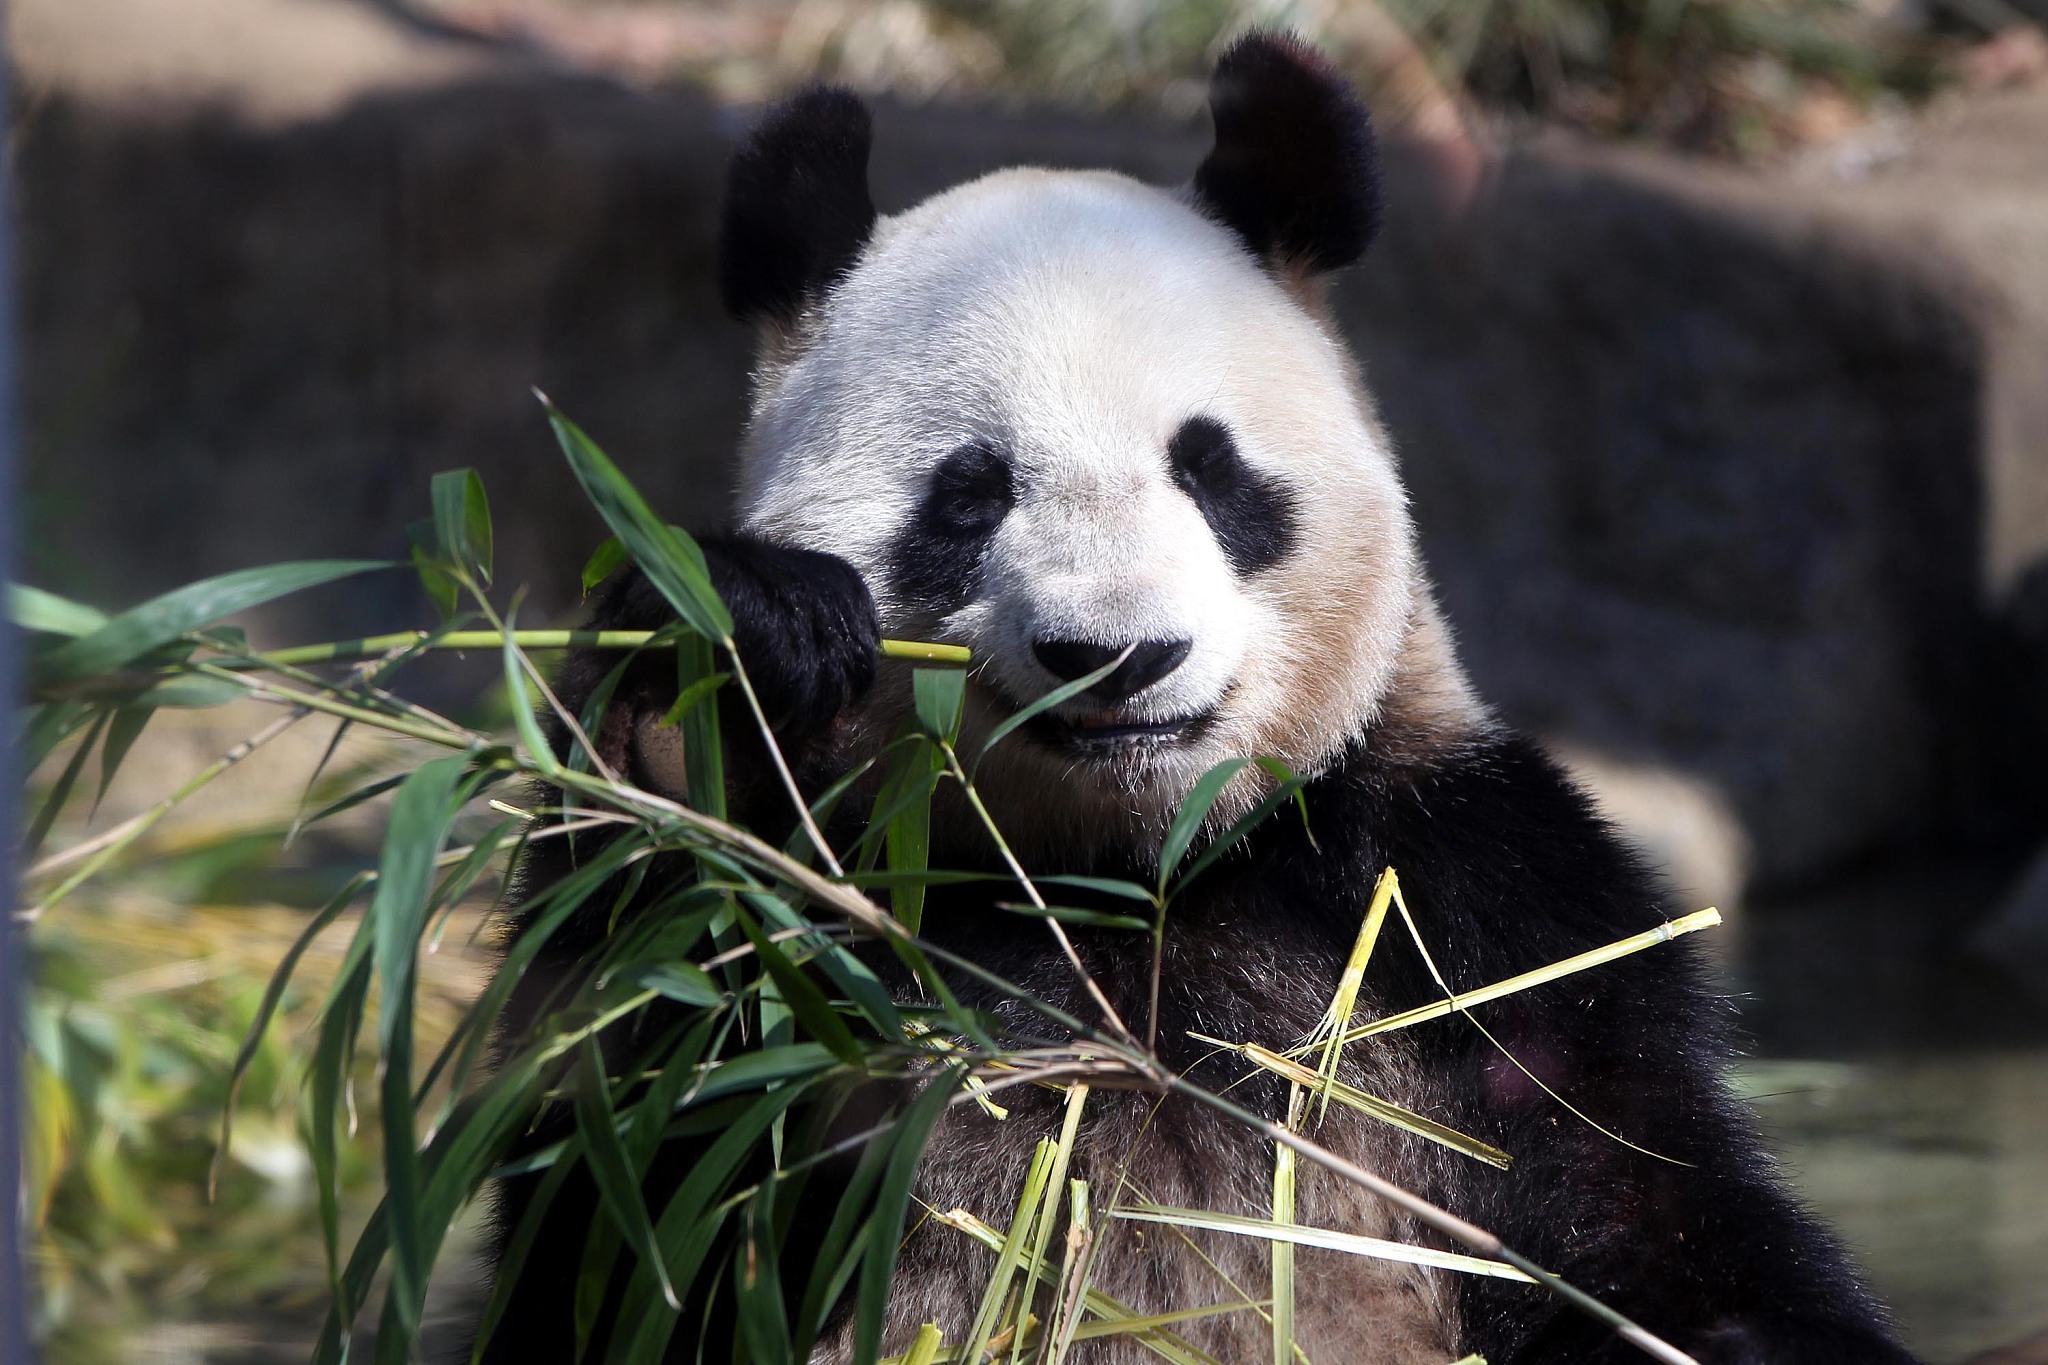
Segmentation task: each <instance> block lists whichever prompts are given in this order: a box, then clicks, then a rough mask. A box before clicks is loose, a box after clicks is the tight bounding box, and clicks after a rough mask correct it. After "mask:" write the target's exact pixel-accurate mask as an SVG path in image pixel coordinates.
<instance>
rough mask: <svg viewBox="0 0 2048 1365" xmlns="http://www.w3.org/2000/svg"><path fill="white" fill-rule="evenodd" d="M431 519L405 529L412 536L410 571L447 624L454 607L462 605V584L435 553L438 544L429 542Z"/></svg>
mask: <svg viewBox="0 0 2048 1365" xmlns="http://www.w3.org/2000/svg"><path fill="white" fill-rule="evenodd" d="M433 527H434V524H433V523H432V522H419V523H416V524H414V525H412V526H409V527H407V528H406V531H407V534H409V535H410V536H411V537H412V538H413V543H412V549H411V551H410V553H409V555H408V558H409V559H410V560H411V561H412V568H413V572H414V573H416V574H418V575H419V579H420V587H421V589H422V590H423V591H425V593H426V594H427V600H428V601H430V602H432V603H433V604H434V610H435V611H437V612H439V613H440V616H441V622H442V624H443V625H446V624H447V623H448V622H449V621H451V620H453V619H454V616H455V612H456V609H457V608H458V607H460V606H461V605H462V585H461V584H460V583H458V582H456V581H455V575H454V574H452V573H450V572H448V566H447V565H446V564H445V563H443V562H442V560H441V559H440V557H439V555H438V554H437V552H436V551H437V547H436V546H434V545H433V544H432V543H431V541H432V539H433V537H434V534H435V532H434V528H433Z"/></svg>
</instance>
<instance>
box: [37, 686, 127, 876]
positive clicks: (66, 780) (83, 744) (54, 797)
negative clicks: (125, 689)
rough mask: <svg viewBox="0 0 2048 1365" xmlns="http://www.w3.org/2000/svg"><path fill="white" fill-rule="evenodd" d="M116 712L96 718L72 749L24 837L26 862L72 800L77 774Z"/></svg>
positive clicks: (105, 712)
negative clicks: (67, 760) (68, 758)
mask: <svg viewBox="0 0 2048 1365" xmlns="http://www.w3.org/2000/svg"><path fill="white" fill-rule="evenodd" d="M112 714H113V713H112V712H110V711H102V712H100V713H99V715H98V716H97V717H96V718H95V719H94V720H93V723H92V728H91V729H90V730H88V731H86V732H85V738H84V739H82V740H80V741H78V747H77V748H76V749H73V750H72V751H71V759H70V761H69V762H67V763H66V764H65V765H64V771H63V772H61V773H59V774H58V775H57V781H56V784H55V785H54V786H52V787H51V788H50V794H49V795H48V796H46V797H44V798H43V804H42V808H41V809H40V810H38V811H37V812H36V818H35V819H34V820H32V821H30V822H29V827H28V833H27V835H25V836H24V837H23V840H22V849H21V857H22V861H24V862H27V861H29V860H31V859H33V858H34V857H35V855H36V850H37V849H39V848H41V847H42V846H43V840H44V839H45V838H47V837H48V836H49V833H50V826H51V825H53V824H55V823H56V822H57V815H58V813H59V812H60V811H62V810H63V809H64V803H65V802H66V801H68V800H70V799H71V788H72V787H73V786H74V785H75V784H76V783H77V781H78V774H79V773H81V772H83V771H84V770H85V760H86V759H88V758H90V757H91V756H92V750H93V746H94V745H95V744H97V743H99V738H100V733H101V732H102V731H104V730H105V729H106V728H107V719H108V717H109V716H111V715H112Z"/></svg>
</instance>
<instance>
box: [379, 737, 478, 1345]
mask: <svg viewBox="0 0 2048 1365" xmlns="http://www.w3.org/2000/svg"><path fill="white" fill-rule="evenodd" d="M468 764H469V760H468V758H467V757H466V756H463V755H455V756H451V757H449V758H441V759H436V760H434V761H433V762H431V763H428V764H425V765H424V766H422V767H420V768H419V769H417V770H415V771H414V772H413V773H412V775H411V776H409V777H407V778H406V780H405V781H404V782H403V783H401V784H400V785H399V788H398V794H397V796H396V797H394V798H393V800H392V803H391V822H390V825H389V828H388V830H387V832H386V834H385V837H384V850H383V855H382V857H381V858H380V859H379V861H378V868H377V890H376V892H375V894H374V895H373V896H372V897H371V899H370V909H369V914H368V917H367V918H368V922H369V923H370V925H371V926H372V930H373V933H374V936H375V937H374V945H375V956H376V962H377V977H378V986H379V991H380V1001H379V1009H378V1029H377V1033H378V1045H379V1051H380V1053H381V1057H382V1064H383V1072H384V1076H383V1085H382V1106H381V1107H382V1113H381V1115H380V1118H381V1120H382V1125H383V1130H384V1186H385V1202H386V1205H387V1207H388V1209H389V1221H390V1225H391V1250H392V1285H391V1295H390V1300H391V1301H392V1302H393V1303H394V1304H395V1305H396V1312H397V1319H398V1323H399V1325H400V1326H401V1328H402V1329H403V1331H404V1332H405V1333H406V1334H407V1335H408V1336H411V1335H412V1334H416V1333H417V1332H418V1330H419V1307H420V1305H421V1304H422V1303H424V1302H425V1300H426V1288H427V1272H428V1271H429V1270H431V1269H432V1267H433V1261H432V1257H431V1255H430V1254H429V1253H428V1252H427V1250H426V1248H425V1246H424V1244H423V1238H424V1236H425V1235H427V1234H424V1233H423V1231H422V1222H421V1219H420V1208H419V1180H420V1176H419V1152H418V1146H417V1139H416V1136H415V1134H414V1129H413V1107H412V1024H413V986H414V982H415V980H416V978H417V975H418V971H419V949H420V937H421V935H422V934H423V933H424V932H425V929H426V922H427V913H428V903H429V900H430V897H431V895H432V891H433V876H434V864H435V861H436V860H437V859H438V858H439V856H440V852H441V846H442V844H443V843H445V842H446V840H447V837H448V827H449V824H450V823H451V822H452V821H453V820H454V818H455V813H456V811H457V810H459V809H460V808H461V806H462V803H463V801H464V800H465V799H466V798H467V797H468V795H469V793H468V791H467V790H465V784H464V782H463V774H464V771H465V770H466V769H467V767H468ZM379 1335H380V1342H379V1348H378V1350H379V1354H380V1355H381V1354H383V1350H384V1348H383V1344H382V1341H381V1337H382V1333H380V1334H379Z"/></svg>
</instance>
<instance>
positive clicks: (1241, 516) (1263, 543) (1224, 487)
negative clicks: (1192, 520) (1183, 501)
mask: <svg viewBox="0 0 2048 1365" xmlns="http://www.w3.org/2000/svg"><path fill="white" fill-rule="evenodd" d="M1166 459H1167V463H1168V464H1169V465H1170V466H1171V468H1172V470H1173V481H1174V483H1175V484H1176V485H1178V486H1179V488H1180V490H1181V491H1182V492H1183V493H1186V494H1187V495H1188V496H1189V497H1191V498H1193V499H1194V500H1195V506H1196V507H1199V508H1200V509H1201V510H1202V519H1203V520H1205V521H1207V522H1208V523H1209V529H1210V531H1211V532H1213V533H1214V534H1215V536H1216V542H1217V544H1219V545H1221V546H1222V547H1223V553H1224V555H1225V557H1227V558H1228V559H1229V560H1230V564H1231V567H1232V568H1234V569H1236V570H1237V571H1238V572H1239V573H1240V574H1252V573H1257V572H1258V571H1259V570H1261V569H1270V568H1272V567H1273V566H1274V565H1275V564H1278V563H1279V562H1280V561H1281V560H1283V559H1285V558H1287V556H1288V555H1289V554H1290V553H1291V552H1292V551H1293V549H1294V536H1295V532H1294V528H1295V521H1296V512H1295V507H1294V495H1293V494H1292V493H1290V492H1289V491H1288V489H1287V486H1286V485H1285V484H1283V483H1282V482H1280V480H1278V479H1276V478H1273V477H1271V476H1270V475H1266V474H1261V473H1260V472H1258V471H1257V470H1255V469H1253V468H1252V467H1251V466H1250V465H1248V464H1246V463H1245V462H1244V457H1243V456H1241V455H1239V454H1238V453H1237V442H1236V441H1234V440H1232V439H1231V436H1230V429H1229V428H1228V427H1226V426H1224V425H1223V424H1222V423H1221V422H1219V421H1217V420H1216V419H1215V418H1213V417H1190V418H1188V420H1187V421H1185V422H1183V423H1181V425H1180V430H1178V431H1176V432H1174V433H1173V440H1172V441H1170V442H1168V444H1167V447H1166Z"/></svg>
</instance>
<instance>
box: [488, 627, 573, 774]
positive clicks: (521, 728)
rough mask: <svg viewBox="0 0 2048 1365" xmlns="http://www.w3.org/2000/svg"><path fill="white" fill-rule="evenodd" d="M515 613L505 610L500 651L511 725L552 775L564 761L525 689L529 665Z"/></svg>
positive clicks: (529, 753) (529, 752) (537, 763)
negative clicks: (518, 637) (515, 630)
mask: <svg viewBox="0 0 2048 1365" xmlns="http://www.w3.org/2000/svg"><path fill="white" fill-rule="evenodd" d="M514 614H515V613H513V612H508V613H506V616H505V643H504V645H503V647H502V650H501V657H502V659H503V661H504V670H505V700H506V702H507V704H508V705H510V706H511V708H512V724H513V727H514V728H515V729H517V730H518V732H519V743H520V744H521V745H522V746H523V747H524V748H525V749H526V753H527V757H529V758H531V759H532V760H533V763H534V766H535V767H537V768H539V769H540V770H541V771H542V772H543V773H546V774H549V775H553V774H554V773H556V772H558V771H559V770H560V768H561V763H560V761H559V760H558V759H557V758H556V757H555V749H554V746H553V745H552V744H549V743H548V737H547V735H546V734H544V733H542V731H541V728H540V717H539V716H538V715H536V714H535V712H534V706H535V703H534V700H533V694H532V693H531V692H528V691H527V690H526V664H525V661H524V658H523V656H521V654H520V652H519V645H518V642H517V640H516V639H515V638H514V636H513V631H512V623H513V616H514Z"/></svg>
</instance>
